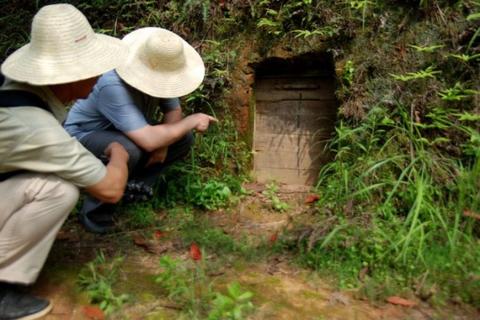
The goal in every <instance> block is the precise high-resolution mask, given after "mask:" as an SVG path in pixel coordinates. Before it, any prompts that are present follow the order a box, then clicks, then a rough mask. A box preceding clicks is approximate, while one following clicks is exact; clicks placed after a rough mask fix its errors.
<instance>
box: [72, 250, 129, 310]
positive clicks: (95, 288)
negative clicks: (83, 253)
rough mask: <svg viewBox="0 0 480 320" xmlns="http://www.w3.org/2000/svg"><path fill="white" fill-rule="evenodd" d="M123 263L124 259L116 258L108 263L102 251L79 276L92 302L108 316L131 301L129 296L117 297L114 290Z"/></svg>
mask: <svg viewBox="0 0 480 320" xmlns="http://www.w3.org/2000/svg"><path fill="white" fill-rule="evenodd" d="M122 261H123V258H122V257H115V258H114V259H113V260H112V261H111V262H107V260H106V258H105V255H104V254H103V252H102V251H100V252H99V253H98V254H97V257H96V258H95V260H93V261H92V262H89V263H87V265H86V266H85V267H84V268H83V269H82V270H81V271H80V274H79V275H78V284H79V286H80V287H81V288H82V289H84V290H85V291H86V292H87V294H88V296H89V297H90V300H91V302H92V303H98V304H99V307H100V309H102V310H103V311H104V312H105V313H106V314H111V313H112V312H113V311H115V310H116V309H118V308H120V307H121V306H122V305H123V304H124V303H125V302H126V301H127V300H128V299H129V296H128V295H127V294H121V295H116V294H115V293H114V292H113V289H112V286H113V284H114V283H115V282H116V280H117V274H118V270H119V268H120V264H121V263H122Z"/></svg>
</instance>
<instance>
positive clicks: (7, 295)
mask: <svg viewBox="0 0 480 320" xmlns="http://www.w3.org/2000/svg"><path fill="white" fill-rule="evenodd" d="M11 287H13V286H11ZM50 310H52V305H51V304H50V302H49V301H48V300H44V299H40V298H37V297H34V296H31V295H29V294H26V293H22V292H20V291H17V290H15V289H13V288H2V289H1V290H0V319H1V320H33V319H38V318H41V317H43V316H45V315H46V314H48V313H49V312H50Z"/></svg>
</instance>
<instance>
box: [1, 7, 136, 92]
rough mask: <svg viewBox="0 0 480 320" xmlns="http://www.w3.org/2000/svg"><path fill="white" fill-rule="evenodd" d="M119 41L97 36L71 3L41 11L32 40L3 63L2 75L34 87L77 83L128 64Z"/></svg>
mask: <svg viewBox="0 0 480 320" xmlns="http://www.w3.org/2000/svg"><path fill="white" fill-rule="evenodd" d="M127 53H128V47H126V46H125V45H124V44H123V43H122V41H121V40H120V39H116V38H113V37H110V36H106V35H102V34H97V33H95V32H94V31H93V30H92V27H91V26H90V24H89V23H88V21H87V18H86V17H85V16H84V15H83V14H82V13H81V12H80V11H79V10H78V9H77V8H75V7H74V6H72V5H70V4H54V5H49V6H45V7H43V8H41V9H40V10H39V11H38V13H37V14H36V15H35V17H34V18H33V22H32V33H31V41H30V43H28V44H27V45H25V46H23V47H22V48H20V49H18V50H16V51H15V52H14V53H12V54H11V55H10V56H9V57H8V58H7V59H6V60H5V62H4V63H3V64H2V67H1V69H2V73H3V74H4V75H5V76H7V77H8V78H11V79H13V80H16V81H20V82H27V83H30V84H33V85H52V84H60V83H68V82H75V81H79V80H83V79H87V78H92V77H95V76H98V75H100V74H102V73H104V72H106V71H108V70H111V69H114V68H116V67H118V66H119V65H120V64H122V63H123V62H125V60H126V57H127Z"/></svg>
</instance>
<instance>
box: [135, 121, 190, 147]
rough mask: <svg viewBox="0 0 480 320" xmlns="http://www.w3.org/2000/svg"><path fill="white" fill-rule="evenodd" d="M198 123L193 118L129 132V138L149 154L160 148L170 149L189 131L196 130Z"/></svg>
mask: <svg viewBox="0 0 480 320" xmlns="http://www.w3.org/2000/svg"><path fill="white" fill-rule="evenodd" d="M195 125H196V122H195V121H194V119H193V118H192V117H191V116H188V117H185V118H184V119H182V120H180V121H178V122H175V123H164V124H159V125H155V126H147V127H145V128H142V129H139V130H136V131H131V132H127V136H128V137H129V138H130V139H132V140H133V141H134V142H135V143H136V144H137V145H139V146H140V147H141V148H143V149H144V150H146V151H148V152H152V151H154V150H156V149H158V148H163V147H168V146H169V145H171V144H172V143H174V142H176V141H178V140H180V139H181V138H182V137H183V136H185V135H186V134H187V133H188V132H189V131H191V130H192V129H193V128H195Z"/></svg>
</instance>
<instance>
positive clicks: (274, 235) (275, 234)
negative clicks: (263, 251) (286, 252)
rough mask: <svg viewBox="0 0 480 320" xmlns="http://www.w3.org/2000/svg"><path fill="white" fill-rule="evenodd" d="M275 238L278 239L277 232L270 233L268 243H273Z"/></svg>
mask: <svg viewBox="0 0 480 320" xmlns="http://www.w3.org/2000/svg"><path fill="white" fill-rule="evenodd" d="M277 239H278V233H277V232H275V233H274V234H272V235H271V236H270V244H271V245H272V244H274V243H275V242H276V241H277Z"/></svg>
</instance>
